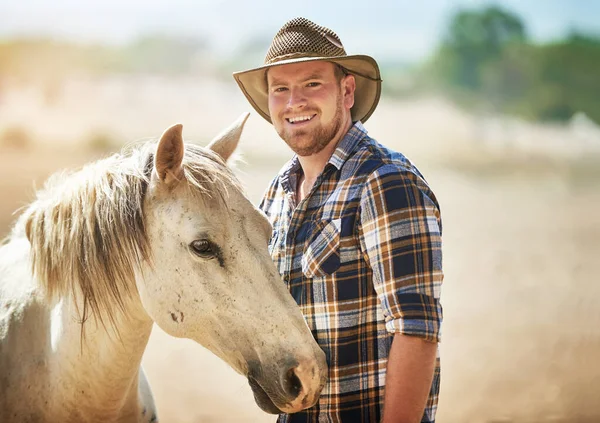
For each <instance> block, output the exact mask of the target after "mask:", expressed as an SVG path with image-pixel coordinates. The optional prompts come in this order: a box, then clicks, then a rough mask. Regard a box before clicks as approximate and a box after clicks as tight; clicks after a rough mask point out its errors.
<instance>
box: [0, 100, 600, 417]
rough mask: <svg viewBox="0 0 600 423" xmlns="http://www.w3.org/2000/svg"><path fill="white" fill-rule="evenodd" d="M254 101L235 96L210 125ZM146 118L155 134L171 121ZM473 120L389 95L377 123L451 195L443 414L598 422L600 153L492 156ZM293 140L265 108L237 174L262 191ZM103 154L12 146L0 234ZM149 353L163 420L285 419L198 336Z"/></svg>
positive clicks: (158, 336)
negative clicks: (48, 184) (49, 187)
mask: <svg viewBox="0 0 600 423" xmlns="http://www.w3.org/2000/svg"><path fill="white" fill-rule="evenodd" d="M241 108H242V106H241V103H239V101H238V100H236V101H235V102H233V106H232V107H231V108H230V109H228V110H226V109H221V112H220V113H221V114H220V115H219V116H220V117H219V119H217V123H214V122H213V123H212V124H211V125H217V124H220V123H221V122H223V123H225V122H228V121H232V120H234V119H235V118H236V117H237V112H238V110H241ZM1 113H2V109H0V125H1V124H2V121H1ZM201 115H202V114H199V117H197V119H202V116H201ZM112 119H113V120H116V119H117V117H113V118H112ZM163 120H165V121H166V120H167V119H166V118H164V119H163ZM174 121H181V119H174ZM147 122H148V123H147V125H148V126H147V133H146V134H145V136H156V135H159V134H160V132H162V130H163V129H164V128H163V127H162V126H161V127H154V126H153V123H152V120H148V121H147ZM194 124H197V123H194ZM80 125H81V123H80ZM471 125H472V121H471V120H469V119H467V118H466V117H465V116H464V115H463V114H461V113H460V112H459V111H456V110H454V109H450V108H448V107H447V106H444V105H440V104H439V103H437V102H436V101H433V102H432V101H427V102H423V101H411V102H402V103H391V102H384V103H383V104H382V105H381V107H380V109H379V110H378V112H377V113H376V114H375V115H374V116H373V118H372V121H370V122H369V123H368V124H367V127H368V128H369V130H370V133H371V135H373V136H374V137H375V138H377V139H379V140H380V141H382V142H383V143H385V144H387V145H388V146H390V147H392V148H395V149H398V150H400V151H402V152H405V153H406V154H407V155H408V156H409V157H411V158H412V159H413V160H414V161H415V162H416V163H417V165H418V166H419V168H420V169H421V170H422V171H423V173H424V174H425V176H426V178H427V179H428V181H429V182H430V184H431V185H432V187H433V189H434V191H435V193H436V194H437V196H438V199H439V202H440V204H441V207H442V217H443V225H444V236H443V239H444V267H445V281H444V287H443V293H442V302H443V306H444V314H445V321H444V326H443V341H442V344H441V354H442V388H441V397H440V398H441V399H440V404H439V411H438V421H439V422H441V423H464V422H468V423H471V422H472V423H479V422H481V423H483V422H490V423H491V422H496V423H498V422H522V423H533V422H555V423H556V422H563V423H566V422H599V421H600V403H599V402H598V401H597V399H598V397H599V395H600V361H599V360H598V356H599V353H600V325H599V323H600V307H599V301H600V300H599V298H600V280H599V278H598V271H597V266H596V263H597V262H598V257H600V172H599V171H598V169H600V161H598V162H596V161H591V162H590V161H589V160H587V161H585V162H583V161H573V160H569V161H565V160H560V159H557V158H556V157H554V158H548V157H542V158H540V156H539V155H531V154H529V155H528V154H525V153H522V152H519V151H516V152H515V151H510V152H504V153H502V154H497V153H493V154H492V153H490V152H489V151H488V150H485V149H482V148H481V147H480V146H479V145H477V144H473V142H474V141H475V143H476V142H477V140H473V137H474V136H473V134H474V133H476V131H472V130H471V129H472V128H471ZM192 126H193V125H192ZM185 128H186V123H185V121H184V133H185V130H186V129H185ZM40 132H43V131H42V130H40ZM198 133H200V131H198ZM132 136H133V135H132ZM137 136H141V134H139V135H138V133H137V132H136V133H135V137H137ZM280 143H281V142H280V141H279V140H278V139H277V138H276V136H275V135H273V134H272V133H271V128H269V127H268V125H267V124H265V123H263V122H261V121H260V118H259V117H258V116H257V115H253V116H252V118H251V120H250V123H249V126H248V128H247V131H246V133H245V135H244V137H243V139H242V143H241V147H240V148H241V150H242V151H243V154H244V157H245V158H244V161H243V162H241V163H240V164H239V165H238V171H237V172H238V175H239V176H240V179H241V180H242V181H243V183H244V184H245V186H246V187H247V191H248V194H249V196H250V198H251V199H252V200H253V201H254V202H258V199H259V198H260V195H261V194H262V192H263V190H264V188H265V186H266V184H267V182H268V180H269V179H270V178H271V177H272V176H273V175H274V174H275V172H276V171H277V170H278V168H279V167H280V166H281V165H282V163H283V162H284V160H285V159H286V156H287V153H286V150H285V148H282V147H281V145H280ZM98 156H99V153H98V152H90V151H89V150H86V149H85V148H73V145H72V144H68V143H65V144H64V145H60V144H57V143H47V144H44V145H38V144H36V145H34V146H30V147H29V149H15V148H6V147H2V146H0V199H1V200H0V236H3V235H5V234H7V233H8V230H9V227H10V224H11V222H12V221H13V220H14V218H15V217H14V216H13V215H12V214H11V213H12V212H13V211H14V210H15V209H17V208H18V207H21V206H23V205H25V204H26V203H27V202H28V201H30V200H31V198H32V193H33V186H34V185H33V182H32V181H36V184H37V186H40V184H41V181H43V179H44V178H45V177H46V176H47V175H48V174H49V173H51V172H53V171H55V170H57V169H60V168H64V167H70V166H75V165H79V164H82V163H84V162H86V161H88V160H91V159H94V158H96V157H98ZM143 365H144V367H145V369H146V371H147V375H148V378H149V381H150V383H151V385H152V387H153V391H154V395H155V399H156V402H157V406H158V410H159V417H160V421H161V422H164V423H209V422H259V423H260V422H272V421H274V418H273V417H272V416H268V415H266V414H264V413H263V412H262V411H260V410H259V409H258V407H257V406H256V405H255V404H254V402H253V399H252V394H251V391H250V388H249V387H248V385H247V383H246V382H245V380H244V379H243V378H242V377H241V376H238V375H237V374H235V373H234V372H233V371H232V370H231V369H229V368H228V367H227V366H226V365H225V364H223V363H222V362H220V361H219V360H218V359H216V358H215V357H213V356H212V355H211V354H210V353H208V352H207V351H206V350H204V349H203V348H202V347H200V346H198V345H196V344H194V343H192V342H191V341H186V340H178V339H173V338H171V337H169V336H168V335H166V334H164V333H163V332H162V331H160V330H159V329H158V328H155V330H154V332H153V334H152V337H151V339H150V343H149V345H148V348H147V350H146V354H145V356H144V360H143Z"/></svg>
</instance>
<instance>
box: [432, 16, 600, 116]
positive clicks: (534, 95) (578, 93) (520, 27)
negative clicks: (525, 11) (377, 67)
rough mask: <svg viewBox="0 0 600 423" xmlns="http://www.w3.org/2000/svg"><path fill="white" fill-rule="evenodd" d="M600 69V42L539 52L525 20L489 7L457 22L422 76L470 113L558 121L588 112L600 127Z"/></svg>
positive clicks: (574, 40) (582, 39) (584, 39)
mask: <svg viewBox="0 0 600 423" xmlns="http://www.w3.org/2000/svg"><path fill="white" fill-rule="evenodd" d="M598 69H600V38H594V37H591V36H586V35H582V34H577V33H573V34H571V35H570V36H569V37H567V38H566V39H565V40H562V41H559V42H556V43H552V44H546V45H536V44H533V43H530V42H528V40H527V36H526V29H525V25H524V23H523V22H522V21H521V19H520V18H519V17H518V16H516V15H514V14H512V13H510V12H508V11H505V10H502V9H499V8H497V7H488V8H485V9H482V10H463V11H460V12H458V13H456V14H455V15H454V17H453V18H452V19H451V21H450V23H449V25H448V28H447V32H446V35H445V36H444V39H443V41H442V43H441V45H440V47H439V49H438V51H437V53H436V55H435V56H434V57H433V58H432V60H431V61H430V62H429V63H428V64H426V65H425V70H424V72H422V73H421V75H422V79H426V80H427V84H429V85H430V86H433V87H436V88H437V89H442V90H443V91H445V92H446V93H448V94H449V95H450V96H452V97H453V98H454V99H455V100H457V101H458V102H459V103H462V104H463V105H466V106H469V107H476V108H478V109H481V108H483V109H485V110H488V111H496V112H504V113H512V114H516V115H519V116H523V117H525V118H528V119H532V120H552V121H565V120H568V119H570V118H571V117H572V116H573V114H574V113H576V112H577V111H583V112H585V113H586V114H587V115H588V116H589V117H590V118H592V119H593V120H595V121H597V122H600V103H598V101H597V100H596V99H595V98H594V93H598V92H600V78H599V77H598Z"/></svg>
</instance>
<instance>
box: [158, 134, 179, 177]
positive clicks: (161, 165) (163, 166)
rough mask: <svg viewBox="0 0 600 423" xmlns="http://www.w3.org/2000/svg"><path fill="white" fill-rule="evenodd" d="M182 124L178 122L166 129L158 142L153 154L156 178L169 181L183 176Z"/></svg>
mask: <svg viewBox="0 0 600 423" xmlns="http://www.w3.org/2000/svg"><path fill="white" fill-rule="evenodd" d="M182 130H183V125H182V124H180V123H178V124H176V125H173V126H171V127H170V128H169V129H167V130H166V131H165V132H164V133H163V134H162V136H161V137H160V141H159V142H158V146H157V147H156V154H155V155H154V171H155V173H156V176H158V179H160V180H161V181H163V182H166V183H171V182H173V181H179V180H180V179H181V178H182V176H183V167H182V166H181V162H182V161H183V152H184V146H183V135H182Z"/></svg>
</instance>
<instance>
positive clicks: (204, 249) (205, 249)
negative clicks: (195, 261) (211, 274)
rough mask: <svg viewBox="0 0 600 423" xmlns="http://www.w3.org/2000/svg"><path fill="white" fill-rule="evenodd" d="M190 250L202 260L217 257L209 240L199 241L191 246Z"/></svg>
mask: <svg viewBox="0 0 600 423" xmlns="http://www.w3.org/2000/svg"><path fill="white" fill-rule="evenodd" d="M190 250H192V252H193V253H194V254H196V255H197V256H199V257H202V258H213V257H215V255H216V251H215V248H214V246H213V244H212V242H210V241H209V240H207V239H198V240H196V241H193V242H192V243H191V244H190Z"/></svg>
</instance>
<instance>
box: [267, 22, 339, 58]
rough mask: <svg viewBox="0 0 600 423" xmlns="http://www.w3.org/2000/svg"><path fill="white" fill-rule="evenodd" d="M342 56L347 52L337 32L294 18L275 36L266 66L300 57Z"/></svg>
mask: <svg viewBox="0 0 600 423" xmlns="http://www.w3.org/2000/svg"><path fill="white" fill-rule="evenodd" d="M342 56H346V51H345V50H344V46H343V45H342V42H341V40H340V38H339V37H338V36H337V34H336V33H335V32H333V31H332V30H330V29H329V28H325V27H324V26H320V25H317V24H316V23H314V22H311V21H309V20H308V19H306V18H294V19H292V20H290V21H288V22H287V23H286V24H285V25H283V26H282V27H281V29H280V30H279V32H277V34H275V37H274V38H273V42H272V43H271V46H270V47H269V51H268V52H267V56H266V57H265V65H269V64H272V63H275V62H278V61H280V60H284V59H290V58H298V57H332V58H333V57H342Z"/></svg>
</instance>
